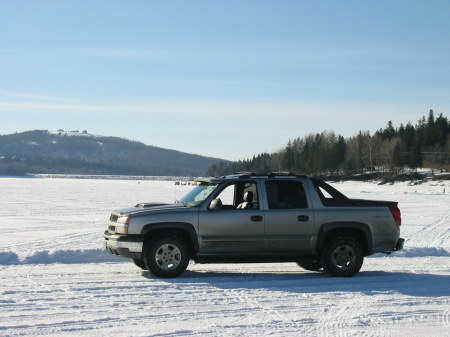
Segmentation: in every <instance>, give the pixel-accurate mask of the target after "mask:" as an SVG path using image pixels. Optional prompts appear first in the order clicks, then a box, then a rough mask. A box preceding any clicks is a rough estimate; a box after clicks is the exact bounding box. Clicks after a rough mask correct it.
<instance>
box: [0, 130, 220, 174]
mask: <svg viewBox="0 0 450 337" xmlns="http://www.w3.org/2000/svg"><path fill="white" fill-rule="evenodd" d="M219 161H220V159H218V158H210V157H204V156H200V155H194V154H188V153H183V152H179V151H174V150H167V149H162V148H158V147H155V146H148V145H145V144H143V143H140V142H135V141H130V140H126V139H122V138H117V137H102V136H94V135H90V134H89V133H87V131H83V132H78V131H71V132H66V131H62V130H59V131H58V132H49V131H43V130H35V131H28V132H23V133H16V134H11V135H3V136H0V175H23V174H25V173H54V174H120V175H174V176H199V175H204V174H205V172H206V170H207V169H208V167H209V166H211V165H212V164H213V163H215V162H219Z"/></svg>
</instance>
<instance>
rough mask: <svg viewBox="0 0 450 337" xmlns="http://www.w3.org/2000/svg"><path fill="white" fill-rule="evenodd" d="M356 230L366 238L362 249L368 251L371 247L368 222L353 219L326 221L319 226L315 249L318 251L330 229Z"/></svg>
mask: <svg viewBox="0 0 450 337" xmlns="http://www.w3.org/2000/svg"><path fill="white" fill-rule="evenodd" d="M335 230H337V231H340V230H342V231H345V230H350V231H358V232H359V233H362V235H363V237H364V239H365V240H366V242H365V244H364V245H363V246H364V249H365V250H366V251H370V250H371V249H372V243H373V240H372V231H371V229H370V227H369V225H368V224H365V223H362V222H353V221H339V222H328V223H325V224H323V225H322V226H321V227H320V230H319V233H318V237H317V244H316V251H317V252H320V251H321V250H322V248H323V246H324V244H325V240H326V238H327V234H329V233H330V232H332V231H335Z"/></svg>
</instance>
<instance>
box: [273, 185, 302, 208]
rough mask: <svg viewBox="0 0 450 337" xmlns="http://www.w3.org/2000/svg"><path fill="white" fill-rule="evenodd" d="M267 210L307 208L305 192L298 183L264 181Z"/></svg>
mask: <svg viewBox="0 0 450 337" xmlns="http://www.w3.org/2000/svg"><path fill="white" fill-rule="evenodd" d="M266 191H267V202H268V204H269V209H295V208H308V201H307V199H306V194H305V190H304V188H303V185H302V183H301V182H299V181H275V180H270V181H266Z"/></svg>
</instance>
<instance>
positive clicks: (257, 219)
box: [250, 215, 263, 222]
mask: <svg viewBox="0 0 450 337" xmlns="http://www.w3.org/2000/svg"><path fill="white" fill-rule="evenodd" d="M250 220H252V221H255V222H260V221H263V217H262V216H261V215H252V216H251V217H250Z"/></svg>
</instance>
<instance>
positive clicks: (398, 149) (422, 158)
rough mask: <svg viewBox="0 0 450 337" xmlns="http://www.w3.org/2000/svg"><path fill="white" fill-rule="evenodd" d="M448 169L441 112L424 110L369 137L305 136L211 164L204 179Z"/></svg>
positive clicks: (449, 143)
mask: <svg viewBox="0 0 450 337" xmlns="http://www.w3.org/2000/svg"><path fill="white" fill-rule="evenodd" d="M419 167H427V168H433V169H446V170H447V171H448V170H449V169H450V123H449V120H448V118H447V117H445V116H444V115H443V114H439V116H437V117H435V115H434V112H433V110H430V112H429V114H428V117H425V116H424V117H422V118H421V119H420V120H419V121H418V122H417V124H416V125H415V126H414V125H412V124H411V123H410V122H408V123H407V124H406V125H403V124H401V125H400V126H398V127H394V125H393V124H392V122H390V121H389V122H388V123H387V125H386V127H385V128H384V129H379V130H378V131H377V132H375V134H373V135H371V134H370V133H369V132H368V131H366V132H364V131H360V132H359V133H358V134H356V135H355V136H354V137H350V138H344V137H343V136H340V135H336V134H335V133H334V132H329V131H328V132H326V131H324V132H322V133H317V134H310V135H307V136H305V137H301V138H296V139H294V140H290V141H289V142H288V144H287V145H286V147H285V148H284V149H282V150H280V151H278V152H275V153H271V154H269V153H262V154H259V155H255V156H254V157H253V158H252V159H247V160H242V161H236V162H233V163H229V164H227V163H225V162H223V163H219V164H213V165H211V167H210V168H209V169H208V175H212V176H221V175H224V174H229V173H233V172H239V171H246V172H258V173H266V172H276V171H289V172H295V173H301V174H308V175H317V176H330V175H336V176H350V175H354V174H358V173H360V172H367V171H380V170H388V171H389V172H391V173H392V172H393V173H395V174H398V173H401V172H402V171H403V169H404V168H412V169H415V168H419Z"/></svg>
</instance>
